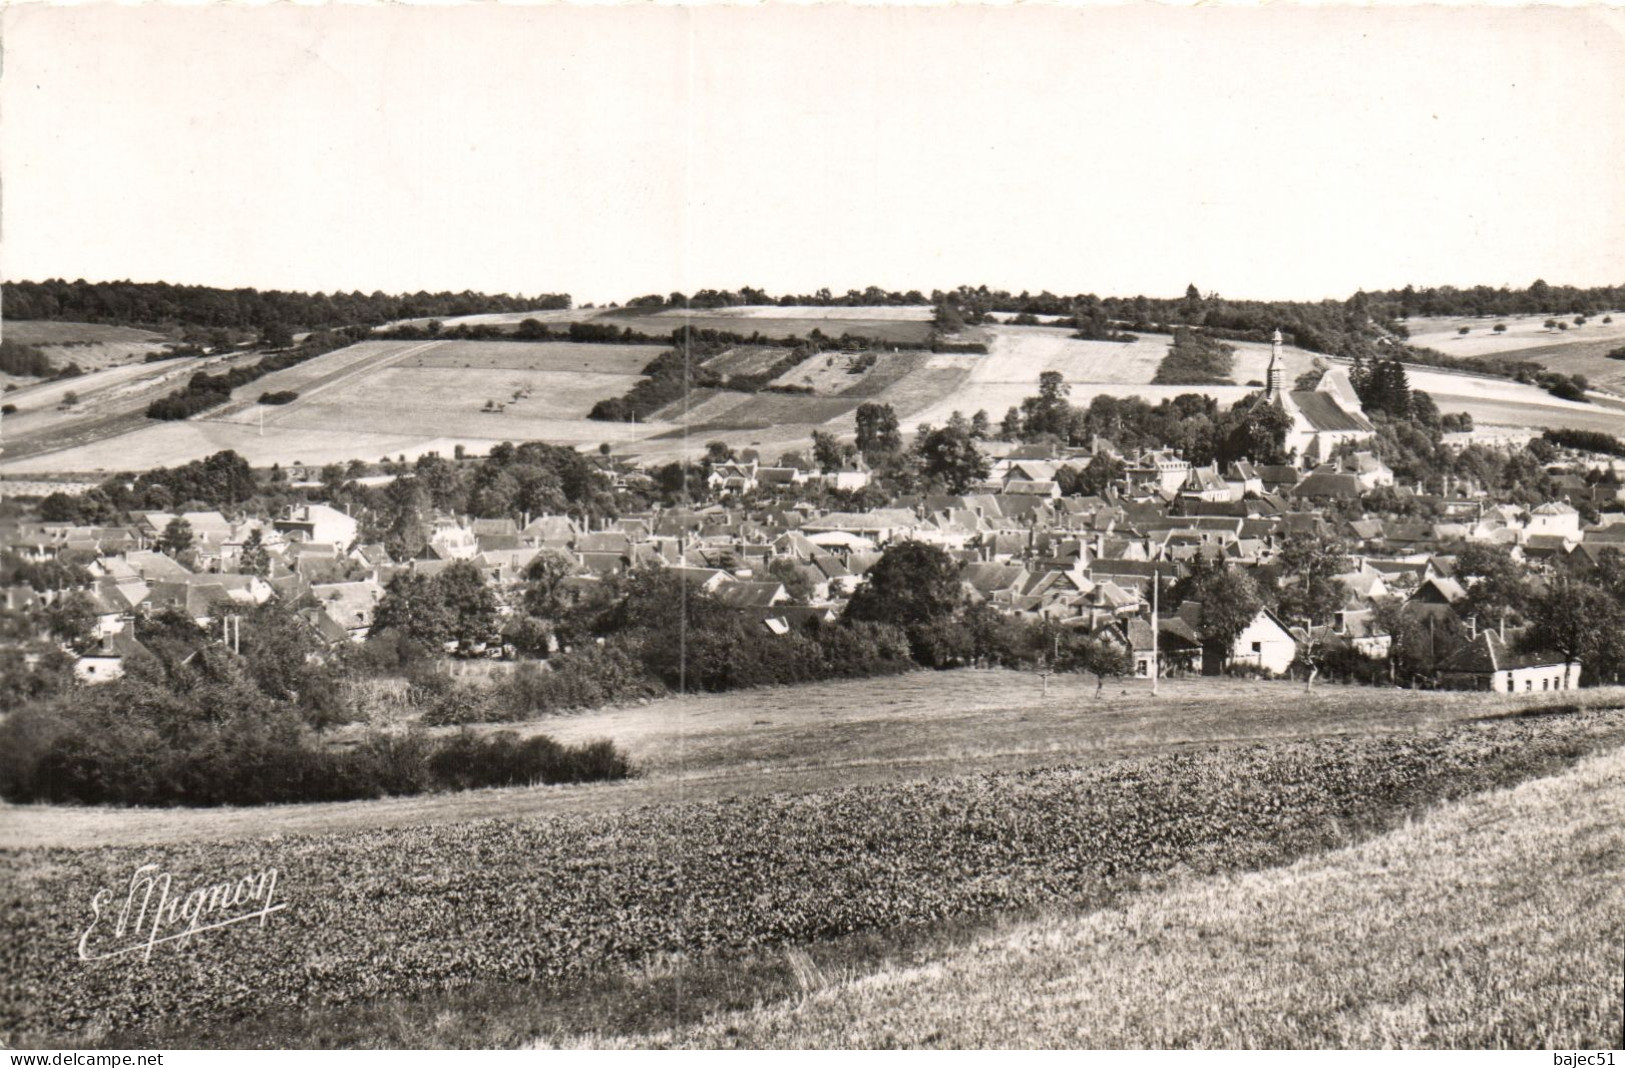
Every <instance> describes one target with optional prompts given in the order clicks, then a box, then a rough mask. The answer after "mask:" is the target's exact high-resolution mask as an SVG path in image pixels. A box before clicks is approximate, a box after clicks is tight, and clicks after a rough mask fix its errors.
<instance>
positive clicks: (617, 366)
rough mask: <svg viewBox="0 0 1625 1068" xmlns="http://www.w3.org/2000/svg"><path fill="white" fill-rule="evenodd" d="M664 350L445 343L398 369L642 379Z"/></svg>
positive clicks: (563, 343) (546, 343)
mask: <svg viewBox="0 0 1625 1068" xmlns="http://www.w3.org/2000/svg"><path fill="white" fill-rule="evenodd" d="M660 352H661V350H660V349H658V348H656V347H654V346H652V345H580V344H572V343H570V342H567V341H550V342H549V341H544V342H522V341H445V342H440V343H438V344H436V345H435V346H434V347H433V348H431V349H426V350H424V351H422V352H420V353H417V354H416V355H414V356H410V357H408V358H406V359H404V360H402V361H401V362H400V363H399V364H397V365H396V366H398V367H403V368H413V367H464V368H471V369H474V370H478V371H549V372H555V373H561V372H586V373H589V374H610V375H639V374H642V373H643V369H644V368H645V367H647V366H648V365H649V361H650V360H652V359H654V358H655V357H656V356H658V355H660Z"/></svg>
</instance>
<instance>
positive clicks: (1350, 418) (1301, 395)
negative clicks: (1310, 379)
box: [1292, 389, 1376, 430]
mask: <svg viewBox="0 0 1625 1068" xmlns="http://www.w3.org/2000/svg"><path fill="white" fill-rule="evenodd" d="M1292 403H1293V404H1294V405H1296V406H1297V408H1298V411H1299V412H1301V413H1303V418H1304V420H1305V421H1306V422H1308V424H1309V425H1310V427H1311V428H1313V429H1315V430H1374V429H1376V428H1375V427H1373V426H1372V425H1371V421H1370V420H1369V419H1367V418H1366V417H1365V416H1364V415H1362V414H1360V413H1359V412H1351V411H1349V410H1348V409H1347V408H1344V407H1343V406H1342V405H1341V404H1339V403H1337V398H1336V397H1333V396H1332V395H1331V394H1329V393H1322V392H1320V391H1319V390H1313V389H1295V390H1293V391H1292Z"/></svg>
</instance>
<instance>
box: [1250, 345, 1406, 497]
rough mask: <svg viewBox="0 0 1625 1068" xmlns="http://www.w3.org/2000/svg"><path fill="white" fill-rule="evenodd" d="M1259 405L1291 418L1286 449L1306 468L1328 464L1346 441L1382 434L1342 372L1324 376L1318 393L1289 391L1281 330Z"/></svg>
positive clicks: (1302, 390)
mask: <svg viewBox="0 0 1625 1068" xmlns="http://www.w3.org/2000/svg"><path fill="white" fill-rule="evenodd" d="M1259 403H1260V404H1274V405H1276V406H1277V407H1279V408H1280V409H1281V410H1282V411H1284V412H1286V413H1287V415H1289V416H1291V418H1292V426H1291V427H1290V428H1289V429H1288V430H1287V432H1286V449H1287V451H1288V452H1289V453H1291V454H1292V456H1293V458H1294V460H1295V461H1296V463H1297V464H1298V466H1299V467H1301V468H1309V467H1313V466H1315V465H1316V464H1320V463H1324V462H1325V461H1326V460H1328V459H1330V458H1331V455H1332V453H1333V451H1335V450H1336V448H1337V447H1338V446H1339V445H1342V444H1343V443H1344V442H1350V441H1354V442H1360V441H1369V440H1371V438H1372V437H1373V436H1375V434H1376V432H1377V430H1376V427H1374V426H1372V425H1371V420H1369V419H1367V418H1366V417H1365V413H1364V412H1363V411H1361V409H1360V398H1359V397H1358V396H1357V395H1356V394H1355V392H1354V385H1353V383H1351V382H1350V381H1349V373H1348V372H1347V371H1346V370H1344V369H1343V368H1341V367H1334V368H1331V369H1330V370H1328V371H1327V372H1326V373H1325V374H1323V375H1321V377H1320V382H1319V383H1318V384H1317V385H1316V386H1315V388H1314V389H1290V390H1289V389H1287V388H1286V367H1285V365H1284V364H1283V363H1282V360H1281V332H1280V331H1279V330H1277V331H1275V336H1274V337H1272V338H1271V339H1270V366H1269V373H1268V375H1267V376H1266V379H1265V384H1264V396H1263V397H1261V398H1260V399H1259Z"/></svg>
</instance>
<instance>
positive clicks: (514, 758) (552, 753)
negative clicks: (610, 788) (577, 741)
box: [428, 730, 632, 790]
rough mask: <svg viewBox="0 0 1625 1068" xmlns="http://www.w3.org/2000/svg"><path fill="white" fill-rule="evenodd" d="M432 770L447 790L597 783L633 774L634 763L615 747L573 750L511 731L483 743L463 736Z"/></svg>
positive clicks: (438, 753) (441, 751) (436, 757)
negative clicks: (522, 736) (521, 736)
mask: <svg viewBox="0 0 1625 1068" xmlns="http://www.w3.org/2000/svg"><path fill="white" fill-rule="evenodd" d="M428 767H429V770H430V773H431V774H432V776H433V778H434V781H435V783H436V784H437V785H438V786H439V788H441V789H444V790H474V789H478V788H480V787H486V786H532V785H536V784H543V785H553V784H557V783H582V782H598V781H603V780H607V779H624V778H627V777H628V776H630V775H631V774H632V766H631V764H630V762H628V761H627V759H626V757H625V755H624V754H622V753H621V752H620V751H619V750H618V749H616V748H615V746H614V744H613V743H612V742H608V741H596V742H588V743H586V744H585V745H579V746H568V745H561V744H559V743H558V742H556V741H554V740H553V739H552V738H549V737H547V736H546V735H536V736H534V737H531V738H524V739H521V738H520V737H519V735H517V734H515V733H513V732H512V731H500V732H498V733H496V734H491V735H487V736H485V737H483V738H482V737H480V736H478V735H476V734H474V733H473V732H472V731H466V730H465V731H459V732H458V733H457V734H455V735H453V736H452V737H450V738H447V739H445V740H444V741H443V742H442V743H441V744H440V745H439V746H438V747H437V748H436V749H435V751H434V753H433V755H432V756H430V758H429V762H428Z"/></svg>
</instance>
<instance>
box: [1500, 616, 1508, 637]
mask: <svg viewBox="0 0 1625 1068" xmlns="http://www.w3.org/2000/svg"><path fill="white" fill-rule="evenodd" d="M1501 640H1502V641H1503V642H1504V641H1506V640H1507V614H1506V613H1505V612H1502V613H1501Z"/></svg>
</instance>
